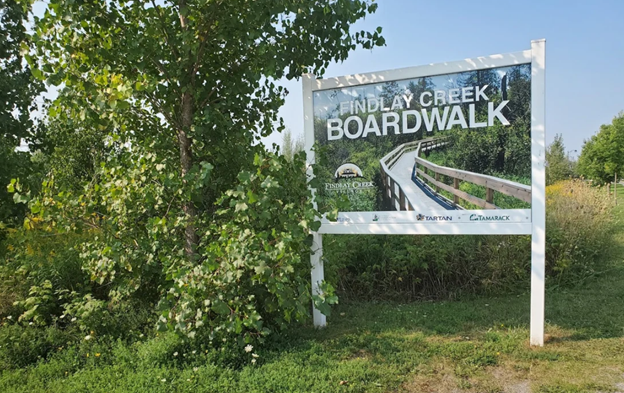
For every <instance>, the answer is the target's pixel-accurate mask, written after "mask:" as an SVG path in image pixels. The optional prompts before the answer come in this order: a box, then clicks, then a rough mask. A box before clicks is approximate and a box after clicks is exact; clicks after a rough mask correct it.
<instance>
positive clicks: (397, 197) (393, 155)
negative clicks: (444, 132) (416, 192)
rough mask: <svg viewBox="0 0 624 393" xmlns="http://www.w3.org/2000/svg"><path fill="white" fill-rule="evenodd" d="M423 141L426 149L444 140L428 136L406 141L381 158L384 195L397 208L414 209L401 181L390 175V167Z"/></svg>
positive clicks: (440, 143)
mask: <svg viewBox="0 0 624 393" xmlns="http://www.w3.org/2000/svg"><path fill="white" fill-rule="evenodd" d="M423 143H429V144H428V145H427V147H426V149H430V148H433V147H434V146H438V145H442V144H444V143H445V142H444V141H443V140H441V139H440V138H428V139H423V140H420V141H414V142H408V143H404V144H402V145H399V146H398V147H397V148H396V149H394V150H392V151H391V152H390V153H388V154H387V155H386V156H384V157H383V158H382V159H381V160H380V163H381V179H382V181H383V184H384V197H385V198H387V199H389V200H390V203H391V204H392V206H393V207H394V208H395V209H397V210H414V207H413V206H412V204H411V203H410V201H409V199H408V198H406V196H405V191H404V190H403V187H401V182H399V181H397V179H395V178H394V177H393V176H392V170H391V169H392V167H393V166H394V164H396V162H397V161H398V160H399V159H400V158H401V156H402V155H403V154H405V153H407V152H410V151H414V150H416V149H418V148H419V147H420V146H421V145H422V144H423Z"/></svg>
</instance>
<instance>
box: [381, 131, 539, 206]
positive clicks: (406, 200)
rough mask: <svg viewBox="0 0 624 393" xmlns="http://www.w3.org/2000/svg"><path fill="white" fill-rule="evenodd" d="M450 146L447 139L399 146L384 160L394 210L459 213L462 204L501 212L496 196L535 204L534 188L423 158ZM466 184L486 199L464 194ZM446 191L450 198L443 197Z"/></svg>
mask: <svg viewBox="0 0 624 393" xmlns="http://www.w3.org/2000/svg"><path fill="white" fill-rule="evenodd" d="M447 146H448V142H447V139H446V138H428V139H423V140H420V141H414V142H408V143H404V144H402V145H399V146H397V147H396V148H395V149H394V150H392V151H391V152H390V153H388V154H387V155H386V156H385V157H384V158H382V159H381V160H380V164H381V175H382V180H383V183H384V186H385V189H384V197H385V198H386V199H387V200H389V201H390V204H391V206H392V208H393V209H395V210H413V211H424V212H430V211H436V210H455V209H462V207H461V206H460V204H459V201H460V200H463V201H466V202H468V203H469V204H471V205H475V206H477V207H478V208H481V209H498V208H499V207H498V206H496V205H495V204H494V193H495V192H499V193H502V194H505V195H509V196H512V197H514V198H517V199H519V200H521V201H524V202H526V203H531V186H528V185H525V184H521V183H517V182H513V181H510V180H506V179H501V178H498V177H493V176H488V175H483V174H480V173H475V172H469V171H465V170H461V169H454V168H448V167H444V166H440V165H436V164H434V163H432V162H429V161H427V160H426V159H425V158H423V157H422V153H423V152H426V151H431V150H434V149H440V148H446V147H447ZM443 179H446V180H443ZM462 182H469V183H472V184H475V185H478V186H482V187H484V192H485V194H486V195H485V199H482V198H479V197H476V196H474V195H470V194H468V193H467V192H465V191H462V190H461V189H460V184H461V183H462ZM442 191H444V193H445V195H446V197H445V196H443V195H442V194H441V192H442ZM447 197H448V198H447ZM449 198H450V199H449Z"/></svg>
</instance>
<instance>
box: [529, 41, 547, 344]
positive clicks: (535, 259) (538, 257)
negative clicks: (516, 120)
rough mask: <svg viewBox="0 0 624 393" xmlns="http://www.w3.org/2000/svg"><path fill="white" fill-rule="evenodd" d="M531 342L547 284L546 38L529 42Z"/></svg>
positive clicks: (539, 329)
mask: <svg viewBox="0 0 624 393" xmlns="http://www.w3.org/2000/svg"><path fill="white" fill-rule="evenodd" d="M531 52H532V56H531V73H532V75H531V160H532V174H531V175H532V178H533V179H532V185H533V189H532V193H531V196H532V201H531V208H532V224H533V230H532V233H531V329H530V330H531V332H530V337H531V338H530V342H531V345H537V346H543V345H544V295H545V287H546V285H545V284H546V283H545V281H546V274H545V273H546V168H545V151H546V141H545V139H546V138H545V137H546V127H545V99H544V96H545V94H544V93H545V71H546V40H536V41H532V42H531Z"/></svg>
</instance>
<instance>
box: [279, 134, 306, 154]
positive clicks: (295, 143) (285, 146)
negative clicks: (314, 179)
mask: <svg viewBox="0 0 624 393" xmlns="http://www.w3.org/2000/svg"><path fill="white" fill-rule="evenodd" d="M304 147H305V142H304V140H303V135H299V137H298V138H297V139H295V140H293V137H292V131H290V129H288V128H287V129H286V130H285V131H284V138H283V140H282V155H283V156H284V157H285V158H286V160H288V161H289V162H292V161H293V158H294V156H295V155H296V154H298V153H299V152H302V151H303V149H304Z"/></svg>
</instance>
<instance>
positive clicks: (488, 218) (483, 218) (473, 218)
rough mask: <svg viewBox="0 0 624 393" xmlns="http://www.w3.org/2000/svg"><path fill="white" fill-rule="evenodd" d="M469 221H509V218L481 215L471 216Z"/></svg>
mask: <svg viewBox="0 0 624 393" xmlns="http://www.w3.org/2000/svg"><path fill="white" fill-rule="evenodd" d="M470 221H509V216H484V215H482V214H471V215H470Z"/></svg>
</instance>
